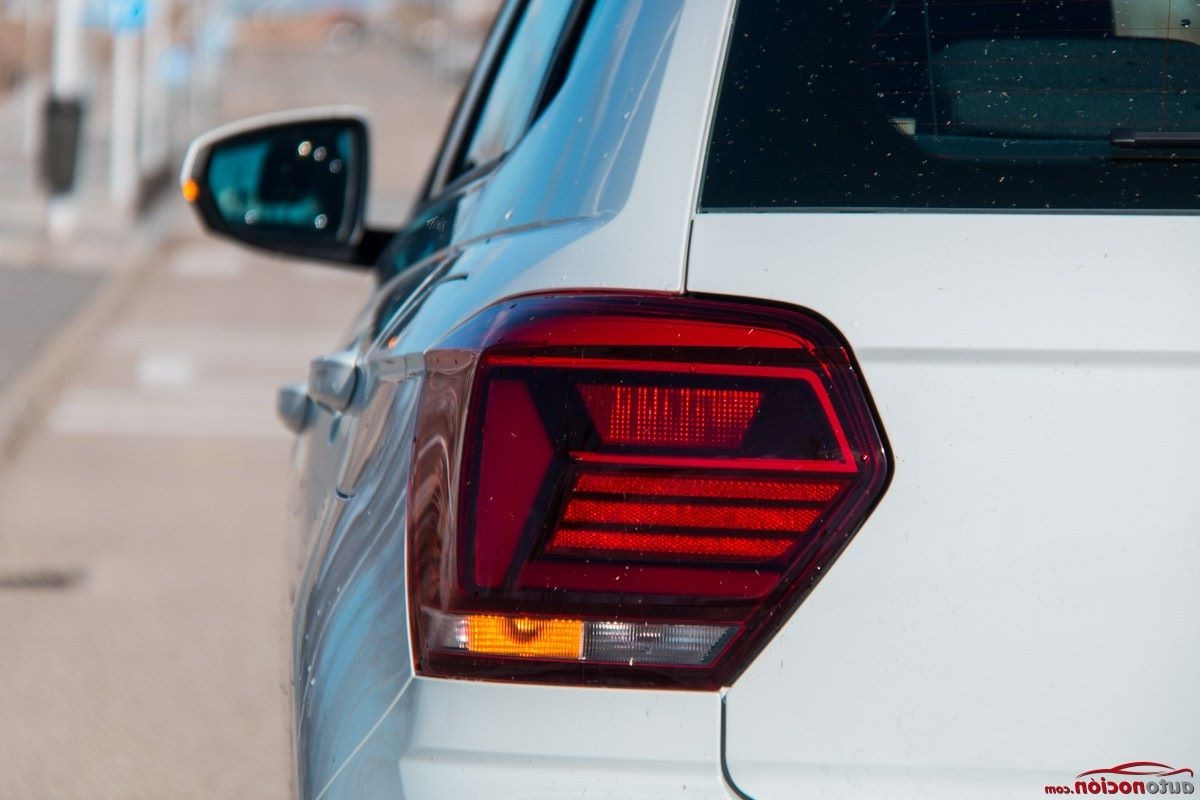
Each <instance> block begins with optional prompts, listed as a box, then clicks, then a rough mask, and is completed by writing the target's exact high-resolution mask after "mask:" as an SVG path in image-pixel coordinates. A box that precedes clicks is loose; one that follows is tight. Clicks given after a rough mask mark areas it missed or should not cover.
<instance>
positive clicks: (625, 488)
mask: <svg viewBox="0 0 1200 800" xmlns="http://www.w3.org/2000/svg"><path fill="white" fill-rule="evenodd" d="M846 485H847V481H840V480H830V481H813V480H807V481H789V480H770V479H761V480H756V479H752V478H733V477H719V478H718V477H711V478H710V477H681V476H676V475H661V476H659V475H629V474H622V473H615V472H584V473H582V474H580V475H579V476H578V477H577V478H576V479H575V487H574V493H575V494H584V493H595V494H616V495H651V496H669V497H717V498H722V499H731V500H732V499H736V500H780V501H784V502H790V503H829V502H832V501H833V500H834V499H835V498H836V497H837V496H838V495H839V494H841V492H842V490H843V489H845V488H846Z"/></svg>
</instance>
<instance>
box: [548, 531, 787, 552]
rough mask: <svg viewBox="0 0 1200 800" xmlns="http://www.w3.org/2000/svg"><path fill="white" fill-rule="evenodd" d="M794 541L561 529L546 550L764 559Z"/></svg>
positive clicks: (784, 549) (784, 548) (783, 549)
mask: <svg viewBox="0 0 1200 800" xmlns="http://www.w3.org/2000/svg"><path fill="white" fill-rule="evenodd" d="M794 543H795V540H794V539H764V538H761V537H743V536H693V535H690V534H673V533H625V532H623V531H594V530H586V529H576V528H562V529H559V530H558V531H557V532H556V533H555V534H554V539H553V540H552V541H551V542H550V544H549V546H548V547H547V551H548V552H550V553H561V552H562V551H564V550H588V551H603V552H604V553H605V554H609V553H625V554H629V553H653V554H662V555H697V556H725V557H727V558H758V559H766V558H775V557H776V556H780V555H783V554H784V553H785V552H787V550H788V548H789V547H791V546H792V544H794Z"/></svg>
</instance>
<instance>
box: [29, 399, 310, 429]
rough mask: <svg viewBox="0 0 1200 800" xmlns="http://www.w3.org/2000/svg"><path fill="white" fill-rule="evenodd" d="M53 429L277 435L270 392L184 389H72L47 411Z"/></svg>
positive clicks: (280, 426) (276, 422) (49, 423)
mask: <svg viewBox="0 0 1200 800" xmlns="http://www.w3.org/2000/svg"><path fill="white" fill-rule="evenodd" d="M47 427H48V428H49V430H51V431H52V432H54V433H58V434H67V435H91V436H179V437H196V436H203V437H213V438H252V439H281V438H286V437H287V435H288V434H287V431H286V430H285V429H284V428H283V426H282V425H280V424H279V422H278V421H276V419H275V415H274V410H273V404H272V398H271V397H270V393H269V392H265V391H257V390H255V391H247V390H237V389H232V390H231V389H189V390H186V391H183V392H172V391H165V390H164V391H158V392H154V391H147V390H135V389H99V388H91V389H82V388H81V389H73V390H70V391H68V392H67V393H66V394H65V395H64V396H63V398H62V400H61V401H60V402H59V403H58V405H57V406H55V407H54V409H53V410H51V412H50V415H49V417H48V419H47Z"/></svg>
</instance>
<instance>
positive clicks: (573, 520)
mask: <svg viewBox="0 0 1200 800" xmlns="http://www.w3.org/2000/svg"><path fill="white" fill-rule="evenodd" d="M821 511H822V509H820V508H803V507H802V508H787V507H775V506H767V507H762V506H735V505H726V504H720V505H695V504H691V503H688V502H686V501H684V502H675V503H670V502H667V503H664V502H642V501H637V500H632V501H630V500H620V499H613V500H592V499H587V498H578V497H576V498H572V499H571V500H570V501H569V502H568V503H567V510H566V512H565V513H564V514H563V524H565V525H596V524H611V525H627V526H629V527H632V528H635V529H636V528H661V527H665V526H671V527H679V528H709V529H715V530H727V531H728V530H751V531H783V532H788V533H801V532H803V531H805V530H807V529H808V527H809V526H810V525H812V524H813V521H814V520H816V519H817V517H819V516H821Z"/></svg>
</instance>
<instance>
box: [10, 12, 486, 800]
mask: <svg viewBox="0 0 1200 800" xmlns="http://www.w3.org/2000/svg"><path fill="white" fill-rule="evenodd" d="M496 6H497V0H357V1H356V2H349V1H346V0H344V1H343V2H329V1H328V0H326V1H324V2H322V0H287V1H286V2H285V0H186V1H185V0H0V776H2V777H0V797H3V798H50V797H53V798H74V797H80V798H83V797H87V798H110V797H111V798H142V797H145V798H161V797H172V798H190V797H197V798H198V797H205V798H213V797H230V798H233V797H239V798H241V797H256V798H272V797H286V796H288V792H289V789H288V780H289V760H288V759H289V755H288V748H289V733H288V732H289V720H288V717H287V713H288V712H287V705H286V700H285V686H284V684H283V680H284V678H283V669H282V664H283V655H284V652H285V649H284V648H285V647H286V646H287V644H286V643H285V641H284V630H285V626H284V620H285V613H286V611H285V607H284V606H285V604H284V596H283V592H284V585H285V577H284V570H285V559H284V552H285V545H284V532H285V526H286V524H287V512H286V501H287V495H288V457H289V456H288V454H289V450H290V446H291V442H290V437H289V436H288V435H287V433H286V432H285V430H284V429H283V427H282V426H281V425H279V424H278V423H277V422H276V420H275V418H274V412H273V408H274V396H275V389H276V387H277V386H278V385H279V384H281V383H284V382H287V381H290V380H295V379H297V378H302V377H303V376H305V375H306V374H307V370H308V361H309V359H310V358H312V357H313V356H315V355H318V354H320V353H323V352H325V351H326V350H328V349H329V347H330V346H331V345H332V344H333V343H334V340H335V338H336V335H337V333H338V332H339V330H340V329H341V328H342V327H344V326H346V325H347V324H348V322H349V320H350V318H351V315H352V314H353V313H354V311H355V310H356V308H357V307H358V306H359V305H361V304H362V303H363V302H364V300H365V298H366V293H367V291H368V289H369V286H370V280H371V278H370V276H369V275H368V274H365V273H359V272H353V271H348V270H339V269H336V268H329V267H318V266H311V265H304V264H299V263H297V262H287V261H282V260H276V259H271V258H269V257H266V256H260V255H255V254H252V253H250V252H248V251H245V250H240V249H238V248H237V247H236V246H234V245H232V244H227V243H222V242H218V241H216V240H214V239H209V238H206V237H205V236H203V235H202V234H201V233H200V230H199V227H198V225H197V224H196V223H195V221H194V220H193V219H192V218H191V214H190V211H189V210H188V209H186V208H185V207H184V204H183V202H182V200H181V199H180V198H179V194H178V188H177V175H178V172H179V163H180V160H181V158H182V155H183V151H184V149H185V148H186V145H187V142H188V141H189V140H190V139H191V137H193V136H194V135H196V134H197V133H200V132H202V131H204V130H206V129H208V128H210V127H213V126H214V125H217V124H220V123H223V122H226V121H230V120H233V119H237V118H240V117H245V116H250V115H255V114H260V113H265V112H268V111H274V110H279V109H285V108H294V107H303V106H315V105H325V104H343V103H350V104H357V105H361V106H364V107H365V108H366V109H367V110H368V111H369V113H370V117H371V122H372V134H373V150H374V152H373V159H372V185H371V199H370V204H369V206H368V215H369V218H370V219H371V221H372V222H374V223H377V224H380V225H394V224H397V223H399V222H401V221H402V220H403V219H404V216H405V212H406V208H407V206H408V203H409V201H410V200H411V199H412V197H413V196H414V195H415V193H416V191H417V189H418V187H419V183H420V181H421V180H422V178H423V177H424V171H425V169H426V166H427V164H428V162H429V160H430V158H431V157H432V154H433V152H434V149H435V147H436V146H437V142H438V139H439V138H440V136H441V133H442V131H443V128H444V126H445V124H446V122H447V120H448V117H449V114H450V112H451V109H452V106H453V103H454V101H455V99H456V97H457V93H458V91H459V87H460V85H461V83H462V81H463V80H464V78H465V74H466V71H467V70H468V69H469V67H470V65H471V63H472V62H473V59H474V56H475V53H476V51H477V49H478V47H479V45H480V43H481V41H482V38H483V36H484V35H485V34H486V31H487V28H488V26H489V25H490V22H491V18H492V16H493V15H494V13H495V10H496Z"/></svg>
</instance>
